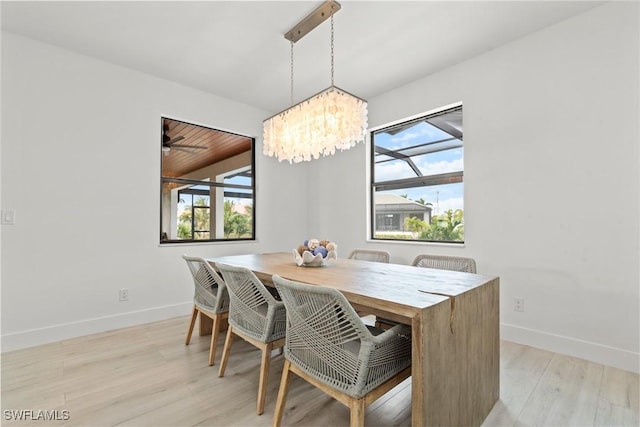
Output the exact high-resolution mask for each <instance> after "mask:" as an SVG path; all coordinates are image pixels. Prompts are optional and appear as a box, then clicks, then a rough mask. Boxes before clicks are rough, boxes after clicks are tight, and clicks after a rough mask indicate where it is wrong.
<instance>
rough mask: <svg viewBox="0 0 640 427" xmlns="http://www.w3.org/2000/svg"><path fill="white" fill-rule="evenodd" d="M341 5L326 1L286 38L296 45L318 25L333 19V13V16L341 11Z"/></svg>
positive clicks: (287, 34)
mask: <svg viewBox="0 0 640 427" xmlns="http://www.w3.org/2000/svg"><path fill="white" fill-rule="evenodd" d="M340 7H341V6H340V3H338V2H337V1H333V0H328V1H325V2H324V3H323V4H322V5H320V6H319V7H318V8H317V9H316V10H314V11H313V12H311V13H310V14H309V15H308V16H307V17H306V18H304V19H303V20H302V21H300V22H299V23H298V24H296V26H295V27H293V28H292V29H290V30H289V31H287V32H286V33H285V35H284V38H285V39H287V40H289V41H291V42H293V43H295V42H297V41H298V40H300V39H301V38H303V37H304V36H306V35H307V34H309V33H310V32H311V30H313V29H314V28H316V27H317V26H318V25H320V24H322V23H323V22H324V21H326V20H327V19H329V18H330V17H331V11H332V10H333V14H334V15H335V13H336V12H337V11H339V10H340Z"/></svg>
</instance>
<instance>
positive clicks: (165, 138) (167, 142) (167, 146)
mask: <svg viewBox="0 0 640 427" xmlns="http://www.w3.org/2000/svg"><path fill="white" fill-rule="evenodd" d="M168 133H169V125H168V124H165V125H163V126H162V152H163V153H164V155H165V156H166V155H168V154H169V153H170V152H171V150H172V149H173V150H177V151H184V152H185V153H189V154H192V155H193V154H195V153H194V152H192V151H189V149H191V148H193V149H198V150H206V149H207V148H208V147H203V146H201V145H184V144H176V142H179V141H182V140H183V139H184V136H182V135H178V136H176V137H175V138H171V137H170V136H169V134H168Z"/></svg>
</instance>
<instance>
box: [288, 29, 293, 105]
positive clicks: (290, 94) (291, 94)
mask: <svg viewBox="0 0 640 427" xmlns="http://www.w3.org/2000/svg"><path fill="white" fill-rule="evenodd" d="M290 84H291V87H290V88H289V89H290V93H289V96H290V101H291V105H293V40H292V41H291V82H290Z"/></svg>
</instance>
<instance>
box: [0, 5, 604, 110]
mask: <svg viewBox="0 0 640 427" xmlns="http://www.w3.org/2000/svg"><path fill="white" fill-rule="evenodd" d="M321 3H322V2H321V1H312V2H302V1H278V2H272V1H227V2H222V1H207V2H205V1H196V2H180V1H178V2H168V1H140V2H131V1H126V2H125V1H111V2H97V1H85V2H78V1H73V2H56V1H44V2H34V1H18V2H11V1H2V2H1V3H0V7H1V15H2V29H3V30H5V31H11V32H14V33H18V34H21V35H24V36H27V37H31V38H34V39H38V40H42V41H44V42H46V43H50V44H54V45H57V46H61V47H64V48H67V49H70V50H73V51H77V52H80V53H83V54H85V55H89V56H93V57H96V58H99V59H102V60H105V61H109V62H112V63H114V64H119V65H122V66H125V67H129V68H133V69H136V70H139V71H143V72H145V73H149V74H153V75H156V76H158V77H162V78H165V79H168V80H172V81H175V82H179V83H182V84H184V85H187V86H191V87H194V88H198V89H201V90H204V91H207V92H211V93H214V94H217V95H220V96H224V97H226V98H230V99H233V100H236V101H239V102H243V103H246V104H250V105H253V106H256V107H259V108H262V109H265V110H267V111H269V112H271V113H275V112H278V111H280V110H283V109H285V108H287V107H288V106H289V105H290V95H289V93H290V86H289V85H290V83H289V82H290V74H289V73H290V63H289V60H290V45H289V41H287V40H286V39H285V38H284V36H283V34H284V33H285V32H287V31H288V30H290V29H291V28H292V27H293V26H294V25H295V24H297V23H298V22H299V21H300V20H302V18H304V17H305V16H306V15H307V14H309V13H310V12H311V11H313V10H314V9H315V8H316V7H318V6H319V5H320V4H321ZM601 3H602V2H597V1H574V0H572V1H533V2H530V1H495V2H489V1H468V2H463V1H411V2H401V1H342V2H341V5H342V9H341V10H340V11H339V12H337V14H336V15H335V84H336V85H337V86H339V87H341V88H342V89H344V90H347V91H349V92H351V93H353V94H355V95H358V96H360V97H362V98H365V99H370V98H372V97H374V96H376V95H379V94H381V93H384V92H386V91H388V90H390V89H393V88H395V87H398V86H401V85H403V84H406V83H409V82H411V81H413V80H416V79H418V78H420V77H423V76H426V75H428V74H430V73H434V72H437V71H439V70H442V69H444V68H446V67H449V66H451V65H454V64H456V63H459V62H462V61H465V60H467V59H469V58H471V57H473V56H476V55H478V54H481V53H483V52H486V51H488V50H491V49H494V48H496V47H498V46H500V45H503V44H505V43H509V42H510V41H512V40H515V39H517V38H520V37H522V36H524V35H526V34H529V33H532V32H535V31H538V30H539V29H541V28H544V27H546V26H549V25H553V24H555V23H557V22H559V21H562V20H564V19H567V18H569V17H571V16H574V15H577V14H579V13H582V12H584V11H585V10H587V9H590V8H593V7H596V6H598V5H599V4H601ZM329 29H330V24H329V21H326V22H325V23H323V24H322V25H320V26H319V27H318V28H316V29H315V30H314V31H312V32H311V33H310V34H308V35H307V36H306V37H304V38H303V39H302V40H300V41H299V42H297V43H296V44H295V47H294V75H295V78H294V101H295V102H298V101H300V100H301V99H304V98H307V97H308V96H310V95H313V94H314V93H316V92H319V91H321V90H322V89H324V88H326V87H327V86H329V84H330V49H329V45H330V44H329V41H330V31H329Z"/></svg>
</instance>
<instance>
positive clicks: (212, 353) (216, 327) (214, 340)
mask: <svg viewBox="0 0 640 427" xmlns="http://www.w3.org/2000/svg"><path fill="white" fill-rule="evenodd" d="M221 317H222V315H220V314H216V315H215V316H213V329H212V330H211V345H210V346H209V366H212V365H213V364H214V361H215V359H216V347H217V346H218V335H219V334H220V324H221V323H222V319H221Z"/></svg>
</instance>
